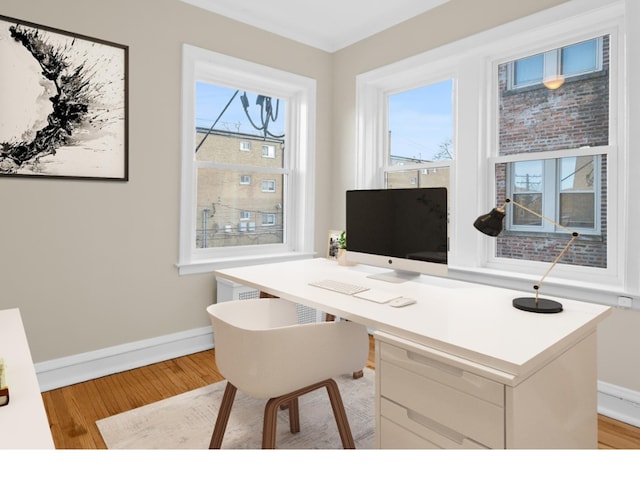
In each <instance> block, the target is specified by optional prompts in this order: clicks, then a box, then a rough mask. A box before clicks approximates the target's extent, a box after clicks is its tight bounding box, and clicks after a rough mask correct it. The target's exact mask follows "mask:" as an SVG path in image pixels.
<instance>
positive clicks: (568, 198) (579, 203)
mask: <svg viewBox="0 0 640 480" xmlns="http://www.w3.org/2000/svg"><path fill="white" fill-rule="evenodd" d="M594 201H595V198H594V195H593V193H561V194H560V224H561V225H565V226H567V227H569V228H593V227H594V217H593V214H594V207H595V203H594Z"/></svg>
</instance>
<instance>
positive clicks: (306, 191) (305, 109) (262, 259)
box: [177, 44, 316, 275]
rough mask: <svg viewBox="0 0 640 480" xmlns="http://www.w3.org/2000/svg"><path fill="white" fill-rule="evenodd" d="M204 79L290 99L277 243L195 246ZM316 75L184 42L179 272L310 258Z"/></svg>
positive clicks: (288, 103)
mask: <svg viewBox="0 0 640 480" xmlns="http://www.w3.org/2000/svg"><path fill="white" fill-rule="evenodd" d="M196 81H205V82H209V83H213V84H216V85H222V86H226V87H229V88H236V89H241V90H247V91H260V92H263V93H265V94H269V95H273V96H274V97H277V98H280V99H283V100H284V101H285V103H286V108H287V111H286V125H285V132H286V138H287V148H286V150H285V152H284V159H283V162H284V170H285V172H286V174H285V175H284V178H285V185H283V195H284V199H285V208H284V211H283V223H284V228H285V236H284V242H283V243H282V244H277V245H249V246H239V247H217V248H200V249H198V248H196V239H195V236H196V221H197V219H196V218H195V212H196V208H195V205H196V193H197V192H196V186H197V184H196V182H197V168H198V166H200V165H201V164H202V162H199V163H198V164H197V163H196V160H195V154H194V152H195V131H196V128H195V85H196ZM315 117H316V81H315V80H314V79H311V78H308V77H304V76H301V75H297V74H294V73H290V72H285V71H282V70H278V69H274V68H271V67H267V66H264V65H260V64H256V63H253V62H248V61H245V60H242V59H238V58H234V57H230V56H227V55H223V54H220V53H217V52H213V51H210V50H206V49H203V48H200V47H195V46H192V45H187V44H184V45H183V47H182V147H181V157H182V160H181V164H182V172H181V193H180V249H179V254H178V263H177V266H178V269H179V272H180V274H181V275H182V274H191V273H206V272H211V271H214V270H216V269H218V268H225V267H232V266H238V265H246V264H258V263H266V262H273V261H277V260H288V259H295V258H309V257H312V256H313V242H314V210H315V209H314V196H315V189H314V181H313V179H314V177H315V175H314V172H315Z"/></svg>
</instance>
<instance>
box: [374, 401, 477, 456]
mask: <svg viewBox="0 0 640 480" xmlns="http://www.w3.org/2000/svg"><path fill="white" fill-rule="evenodd" d="M380 415H382V417H381V419H380V423H381V425H386V426H387V428H386V429H385V428H382V432H381V435H382V436H381V437H380V439H381V444H382V445H384V444H387V445H393V448H447V449H462V448H464V449H485V448H487V447H485V446H484V445H481V444H479V443H477V442H474V441H473V440H472V439H470V438H467V437H465V436H464V435H461V434H460V433H458V432H455V431H453V430H451V429H450V428H447V427H445V426H444V425H440V424H438V423H436V422H433V421H431V420H429V419H428V418H426V417H424V416H422V415H418V414H416V413H415V412H412V411H410V410H407V409H406V408H405V407H403V406H400V405H397V404H395V403H393V402H390V401H389V400H387V399H385V398H382V399H380ZM387 432H389V435H388V438H387V435H385V434H386V433H387ZM403 435H404V436H405V437H406V438H402V436H403ZM394 442H396V443H394ZM406 444H413V445H415V446H414V447H405V446H402V445H406ZM387 448H392V447H387Z"/></svg>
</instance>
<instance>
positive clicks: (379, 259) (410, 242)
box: [346, 188, 448, 283]
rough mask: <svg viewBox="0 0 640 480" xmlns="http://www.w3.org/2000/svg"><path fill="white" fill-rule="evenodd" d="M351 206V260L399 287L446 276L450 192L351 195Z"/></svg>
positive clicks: (348, 200) (428, 190)
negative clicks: (379, 271)
mask: <svg viewBox="0 0 640 480" xmlns="http://www.w3.org/2000/svg"><path fill="white" fill-rule="evenodd" d="M346 205H347V210H346V232H347V260H349V261H353V262H357V263H362V264H366V265H373V266H378V267H385V268H387V269H391V271H390V272H384V273H382V274H376V275H373V277H374V278H379V279H380V280H386V281H390V282H396V283H399V282H404V281H406V280H409V279H411V278H413V277H415V276H418V275H420V274H426V275H437V276H446V275H447V272H448V269H447V250H448V238H447V189H446V188H400V189H378V190H348V191H347V198H346Z"/></svg>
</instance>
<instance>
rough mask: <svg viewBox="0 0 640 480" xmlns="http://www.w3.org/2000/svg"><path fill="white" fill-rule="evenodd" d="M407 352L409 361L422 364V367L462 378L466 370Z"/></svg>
mask: <svg viewBox="0 0 640 480" xmlns="http://www.w3.org/2000/svg"><path fill="white" fill-rule="evenodd" d="M405 351H406V352H407V359H409V360H411V361H413V362H417V363H421V364H422V365H426V366H427V367H431V368H435V369H437V370H440V371H443V372H446V373H448V374H450V375H455V376H456V377H462V374H463V373H464V370H462V369H461V368H457V367H453V366H451V365H447V364H446V363H442V362H438V361H437V360H431V359H430V358H427V357H423V356H422V355H419V354H417V353H414V352H411V351H408V350H405Z"/></svg>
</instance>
